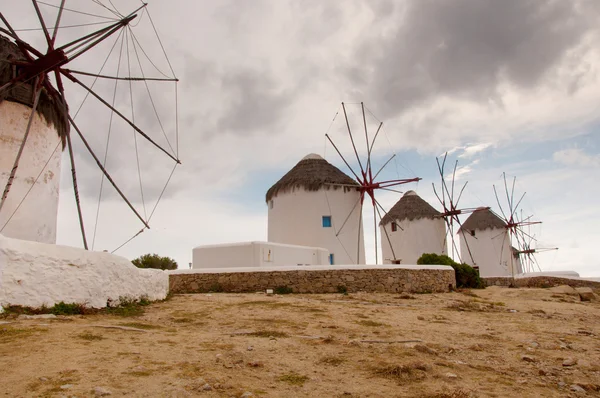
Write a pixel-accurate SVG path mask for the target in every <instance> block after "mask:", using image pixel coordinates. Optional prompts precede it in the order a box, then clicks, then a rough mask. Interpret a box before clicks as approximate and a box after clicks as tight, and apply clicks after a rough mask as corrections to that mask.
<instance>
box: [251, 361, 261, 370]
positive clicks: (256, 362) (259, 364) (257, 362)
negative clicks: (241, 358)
mask: <svg viewBox="0 0 600 398" xmlns="http://www.w3.org/2000/svg"><path fill="white" fill-rule="evenodd" d="M248 366H250V367H252V368H262V367H263V366H265V365H264V364H263V363H262V362H260V361H252V362H248Z"/></svg>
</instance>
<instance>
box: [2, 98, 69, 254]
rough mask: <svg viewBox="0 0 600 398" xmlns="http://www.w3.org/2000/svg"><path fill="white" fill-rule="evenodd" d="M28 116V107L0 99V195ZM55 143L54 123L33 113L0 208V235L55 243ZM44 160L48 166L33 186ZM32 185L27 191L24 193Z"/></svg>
mask: <svg viewBox="0 0 600 398" xmlns="http://www.w3.org/2000/svg"><path fill="white" fill-rule="evenodd" d="M30 115H31V108H29V107H28V106H25V105H21V104H18V103H15V102H10V101H2V102H0V195H1V194H2V192H3V191H4V187H5V185H6V182H7V181H8V177H9V175H10V172H11V170H12V168H13V164H14V161H15V158H16V156H17V152H18V151H19V147H20V146H21V143H22V141H23V137H24V135H25V131H26V129H27V123H28V121H29V116H30ZM59 142H60V138H59V137H58V134H57V132H56V130H55V128H54V126H52V125H48V124H47V123H46V121H45V120H44V118H43V117H41V116H40V115H39V114H38V113H37V112H36V113H35V114H34V118H33V124H32V126H31V130H30V132H29V137H28V138H27V142H26V144H25V148H24V150H23V154H22V156H21V160H20V162H19V168H18V170H17V173H16V175H15V179H14V180H13V184H12V187H11V189H10V191H9V193H8V197H7V200H6V202H5V203H4V206H3V208H2V210H1V211H0V230H1V231H0V233H2V234H3V235H5V236H9V237H13V238H17V239H25V240H33V241H37V242H44V243H55V242H56V219H57V214H58V193H59V188H60V163H61V162H60V160H61V159H60V158H61V153H62V146H61V145H60V144H59ZM57 145H58V149H57ZM55 149H56V151H55ZM53 152H54V154H53ZM48 160H50V161H49V162H48ZM46 162H48V166H47V167H46V169H44V172H43V173H42V174H41V175H40V178H39V179H38V181H37V183H35V185H34V182H35V179H36V178H37V176H38V175H39V174H40V172H41V171H42V169H43V168H44V165H45V164H46ZM32 185H34V186H33V188H32V189H31V192H29V194H27V192H28V191H29V189H30V188H31V187H32ZM26 195H27V197H26V198H25V201H23V203H22V204H21V206H20V207H19V208H18V210H17V207H18V206H19V203H21V200H22V199H23V198H24V197H25V196H26ZM15 210H17V211H16V212H15ZM13 213H14V215H13ZM11 216H12V218H11ZM9 218H10V221H9V222H8V223H7V221H8V220H9Z"/></svg>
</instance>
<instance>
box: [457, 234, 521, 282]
mask: <svg viewBox="0 0 600 398" xmlns="http://www.w3.org/2000/svg"><path fill="white" fill-rule="evenodd" d="M459 239H460V253H461V257H462V260H463V262H465V263H467V264H469V265H471V266H478V267H479V275H480V276H482V277H493V276H512V275H513V274H514V275H516V274H518V273H519V270H518V268H517V261H515V259H514V258H512V259H511V257H512V253H511V245H510V239H509V237H508V232H507V231H506V230H505V229H503V228H502V229H500V228H493V229H485V230H476V231H475V236H471V234H470V233H468V232H467V231H465V233H464V234H463V233H462V232H459ZM467 243H468V245H469V247H468V248H467ZM469 250H470V251H471V255H472V257H473V258H471V255H469ZM511 266H512V267H514V271H511V268H510V267H511Z"/></svg>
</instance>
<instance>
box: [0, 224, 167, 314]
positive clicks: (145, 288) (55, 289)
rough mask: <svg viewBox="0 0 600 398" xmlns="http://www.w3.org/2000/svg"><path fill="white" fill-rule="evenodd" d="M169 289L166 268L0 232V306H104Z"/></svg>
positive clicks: (162, 293) (158, 296)
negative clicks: (6, 235)
mask: <svg viewBox="0 0 600 398" xmlns="http://www.w3.org/2000/svg"><path fill="white" fill-rule="evenodd" d="M168 292H169V276H168V274H167V273H166V272H165V271H161V270H154V269H139V268H137V267H136V266H134V265H133V264H132V263H131V262H130V261H129V260H127V259H126V258H123V257H120V256H116V255H114V254H110V253H104V252H92V251H86V250H83V249H78V248H75V247H68V246H58V245H51V244H45V243H37V242H31V241H24V240H18V239H11V238H7V237H5V236H2V235H0V306H7V305H22V306H28V307H34V308H38V307H41V306H42V305H46V306H49V307H50V306H53V305H54V304H56V303H58V302H61V301H64V302H65V303H84V304H86V305H87V306H89V307H93V308H103V307H106V305H107V302H108V301H109V300H110V301H111V302H116V303H118V300H119V298H120V297H128V298H130V299H139V298H141V297H147V298H148V299H149V300H162V299H164V298H165V297H166V296H167V294H168Z"/></svg>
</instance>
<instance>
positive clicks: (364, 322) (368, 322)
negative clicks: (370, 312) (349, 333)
mask: <svg viewBox="0 0 600 398" xmlns="http://www.w3.org/2000/svg"><path fill="white" fill-rule="evenodd" d="M356 323H358V324H359V325H361V326H369V327H379V326H389V325H386V324H385V323H381V322H375V321H371V320H362V321H357V322H356Z"/></svg>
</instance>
